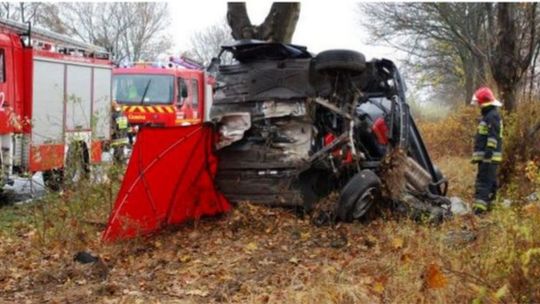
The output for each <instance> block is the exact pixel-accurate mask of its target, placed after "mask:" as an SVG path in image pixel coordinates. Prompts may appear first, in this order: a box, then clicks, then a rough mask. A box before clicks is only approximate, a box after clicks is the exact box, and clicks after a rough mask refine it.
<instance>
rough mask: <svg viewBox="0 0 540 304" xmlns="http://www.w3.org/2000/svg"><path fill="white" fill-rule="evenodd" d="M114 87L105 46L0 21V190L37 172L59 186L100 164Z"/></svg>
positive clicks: (108, 125) (45, 179)
mask: <svg viewBox="0 0 540 304" xmlns="http://www.w3.org/2000/svg"><path fill="white" fill-rule="evenodd" d="M111 83H112V64H111V62H110V60H109V57H108V53H107V51H106V50H105V49H103V48H101V47H97V46H94V45H90V44H86V43H82V42H79V41H77V40H74V39H71V38H69V37H65V36H62V35H59V34H56V33H53V32H50V31H45V30H41V29H33V28H31V26H30V24H28V25H26V24H20V23H17V22H13V21H11V20H4V19H0V143H1V149H2V150H1V153H0V164H1V174H0V188H1V186H3V185H4V184H6V183H9V182H10V176H13V175H15V174H25V173H31V174H33V173H35V172H37V171H42V172H43V177H44V181H45V183H46V184H49V185H54V184H56V183H58V182H61V181H62V179H63V177H64V176H65V174H66V172H67V170H64V169H65V168H70V167H73V168H79V169H81V171H78V173H79V174H81V173H82V174H85V173H88V170H89V168H90V165H92V164H96V163H99V162H101V155H102V147H103V145H104V144H106V143H107V142H108V141H109V140H110V119H111V118H110V115H111V114H110V108H111V106H110V102H111V93H112V89H111Z"/></svg>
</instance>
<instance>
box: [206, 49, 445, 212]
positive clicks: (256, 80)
mask: <svg viewBox="0 0 540 304" xmlns="http://www.w3.org/2000/svg"><path fill="white" fill-rule="evenodd" d="M223 53H230V54H232V57H233V58H234V63H232V64H228V65H225V64H219V59H216V60H214V61H213V65H212V66H211V67H210V68H209V70H211V71H212V70H213V71H215V72H216V77H217V78H216V79H217V88H216V94H215V97H214V102H213V105H212V107H211V110H210V117H211V119H212V120H213V121H214V122H216V123H217V126H218V130H219V141H218V144H217V148H218V151H217V155H218V157H219V159H220V163H219V169H218V174H217V177H216V183H217V186H218V188H219V189H220V190H221V191H222V192H223V193H224V194H225V196H226V197H227V198H228V199H229V200H231V201H233V202H234V201H252V202H254V203H262V204H268V205H279V206H297V207H302V208H303V209H304V210H308V211H309V210H311V209H312V208H313V207H314V206H315V204H316V203H317V202H318V201H319V200H320V199H321V198H324V197H326V196H327V195H328V194H329V193H331V192H333V191H340V198H339V201H338V202H337V204H336V206H335V210H334V211H335V212H334V214H335V216H336V217H337V218H338V219H339V220H342V221H351V220H354V219H359V218H361V217H362V216H364V215H365V214H366V212H367V211H368V210H369V209H370V207H371V206H372V205H373V204H374V202H377V201H379V200H383V199H386V200H397V199H396V198H395V197H393V198H390V197H382V196H384V195H383V192H382V191H381V187H382V185H383V184H384V180H381V179H384V177H383V176H382V175H381V171H382V169H381V168H382V163H383V160H385V158H386V157H387V156H388V155H389V154H390V153H392V152H394V151H397V150H399V151H403V152H402V153H403V154H404V157H403V158H402V159H401V161H402V162H403V167H404V178H405V183H404V191H403V193H404V195H402V196H401V197H400V199H399V200H402V201H404V202H405V203H406V205H407V206H409V207H410V208H412V209H417V210H421V211H425V212H427V213H428V214H430V215H431V216H433V217H436V218H441V217H444V216H446V215H448V214H449V207H448V200H446V199H445V198H444V196H445V195H446V188H447V182H446V179H445V178H444V177H443V176H442V174H441V173H440V172H439V170H438V169H437V168H436V167H435V166H434V165H433V163H432V161H431V159H430V157H429V154H428V152H427V150H426V148H425V146H424V143H423V141H422V138H421V136H420V134H419V132H418V130H417V128H416V125H415V123H414V120H413V119H412V117H411V115H410V113H409V107H408V105H407V103H406V101H405V84H404V82H403V80H402V79H401V76H400V74H399V72H398V70H397V68H396V66H395V65H394V63H393V62H391V61H389V60H386V59H382V60H371V61H366V60H365V57H364V56H363V55H362V54H361V53H358V52H355V51H350V50H329V51H324V52H321V53H319V54H317V55H313V54H311V53H310V52H308V51H307V49H306V48H305V47H301V46H296V45H290V44H282V43H267V42H262V41H253V40H250V41H239V42H237V43H236V44H234V45H230V46H224V47H223V48H222V52H221V53H220V55H222V54H223ZM218 58H219V57H218ZM402 203H403V202H402Z"/></svg>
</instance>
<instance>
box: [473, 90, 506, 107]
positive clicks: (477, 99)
mask: <svg viewBox="0 0 540 304" xmlns="http://www.w3.org/2000/svg"><path fill="white" fill-rule="evenodd" d="M471 104H475V105H476V104H477V105H479V106H480V107H487V106H496V107H501V106H502V103H501V102H500V101H498V100H497V99H496V98H495V95H493V92H492V91H491V89H490V88H488V87H481V88H479V89H478V90H476V92H474V95H473V98H472V102H471Z"/></svg>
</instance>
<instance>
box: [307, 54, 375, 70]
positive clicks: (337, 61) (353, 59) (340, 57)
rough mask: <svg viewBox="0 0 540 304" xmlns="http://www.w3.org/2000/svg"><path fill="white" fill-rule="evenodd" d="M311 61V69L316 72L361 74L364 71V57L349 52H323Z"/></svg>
mask: <svg viewBox="0 0 540 304" xmlns="http://www.w3.org/2000/svg"><path fill="white" fill-rule="evenodd" d="M313 60H314V61H313V68H314V69H315V71H317V72H323V73H325V72H332V71H335V70H342V71H348V72H353V73H361V72H363V71H364V70H365V69H366V57H365V56H364V55H363V54H361V53H358V52H355V51H351V50H328V51H323V52H320V53H319V54H317V56H315V58H314V59H313Z"/></svg>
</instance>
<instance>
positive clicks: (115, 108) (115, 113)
mask: <svg viewBox="0 0 540 304" xmlns="http://www.w3.org/2000/svg"><path fill="white" fill-rule="evenodd" d="M111 115H112V117H111V118H112V121H111V129H112V132H111V147H112V148H113V149H114V159H115V161H122V159H123V152H124V147H125V146H127V145H128V144H129V139H128V131H129V123H128V119H127V117H126V116H125V115H124V113H123V112H122V108H121V107H120V105H119V104H118V103H117V102H116V101H114V100H113V102H112V112H111Z"/></svg>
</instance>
